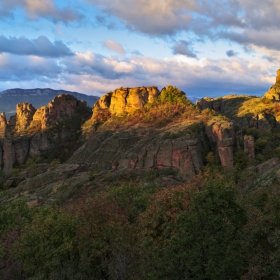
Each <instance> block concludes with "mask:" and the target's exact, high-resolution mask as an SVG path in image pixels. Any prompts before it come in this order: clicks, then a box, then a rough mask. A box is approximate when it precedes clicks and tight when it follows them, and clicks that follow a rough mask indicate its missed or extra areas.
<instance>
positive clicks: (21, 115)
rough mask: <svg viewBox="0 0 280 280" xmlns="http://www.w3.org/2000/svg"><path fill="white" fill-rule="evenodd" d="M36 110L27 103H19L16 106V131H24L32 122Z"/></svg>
mask: <svg viewBox="0 0 280 280" xmlns="http://www.w3.org/2000/svg"><path fill="white" fill-rule="evenodd" d="M35 112H36V109H35V108H34V107H33V106H32V104H29V103H19V104H17V106H16V127H15V129H16V131H17V132H18V133H20V132H22V131H24V130H25V129H26V128H27V127H28V126H29V125H30V123H31V122H32V120H33V116H34V113H35Z"/></svg>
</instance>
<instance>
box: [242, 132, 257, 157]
mask: <svg viewBox="0 0 280 280" xmlns="http://www.w3.org/2000/svg"><path fill="white" fill-rule="evenodd" d="M244 152H245V154H246V155H247V156H248V158H249V159H254V158H255V141H254V137H253V136H252V135H245V136H244Z"/></svg>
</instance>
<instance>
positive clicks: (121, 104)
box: [93, 87, 159, 115]
mask: <svg viewBox="0 0 280 280" xmlns="http://www.w3.org/2000/svg"><path fill="white" fill-rule="evenodd" d="M158 95H159V90H158V88H157V87H136V88H119V89H116V90H115V91H114V92H109V93H106V94H105V95H103V96H102V97H101V98H100V99H99V100H98V101H97V102H96V103H95V105H94V108H93V111H96V110H98V109H108V110H109V111H110V112H111V113H112V114H116V115H121V114H124V113H132V112H134V111H136V110H138V109H142V108H143V107H144V105H145V104H146V103H148V102H153V101H154V100H155V99H156V98H157V97H158Z"/></svg>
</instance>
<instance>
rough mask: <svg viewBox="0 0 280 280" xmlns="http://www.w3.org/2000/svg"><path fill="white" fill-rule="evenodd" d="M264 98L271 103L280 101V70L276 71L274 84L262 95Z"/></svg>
mask: <svg viewBox="0 0 280 280" xmlns="http://www.w3.org/2000/svg"><path fill="white" fill-rule="evenodd" d="M264 97H265V98H267V99H271V100H273V101H280V69H279V70H277V76H276V82H275V84H274V85H273V86H272V87H271V88H270V89H269V90H268V91H267V92H266V93H265V94H264Z"/></svg>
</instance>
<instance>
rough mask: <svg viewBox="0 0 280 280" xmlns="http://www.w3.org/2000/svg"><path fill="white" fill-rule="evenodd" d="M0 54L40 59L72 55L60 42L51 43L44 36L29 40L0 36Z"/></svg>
mask: <svg viewBox="0 0 280 280" xmlns="http://www.w3.org/2000/svg"><path fill="white" fill-rule="evenodd" d="M0 53H11V54H16V55H36V56H41V57H63V56H71V55H73V52H72V51H71V50H70V49H69V48H68V47H67V46H66V45H65V44H64V43H63V42H62V41H54V42H53V43H52V42H50V40H49V39H48V38H47V37H45V36H40V37H38V38H37V39H34V40H29V39H27V38H25V37H24V36H22V37H19V38H16V37H9V38H6V37H4V36H3V35H1V36H0Z"/></svg>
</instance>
